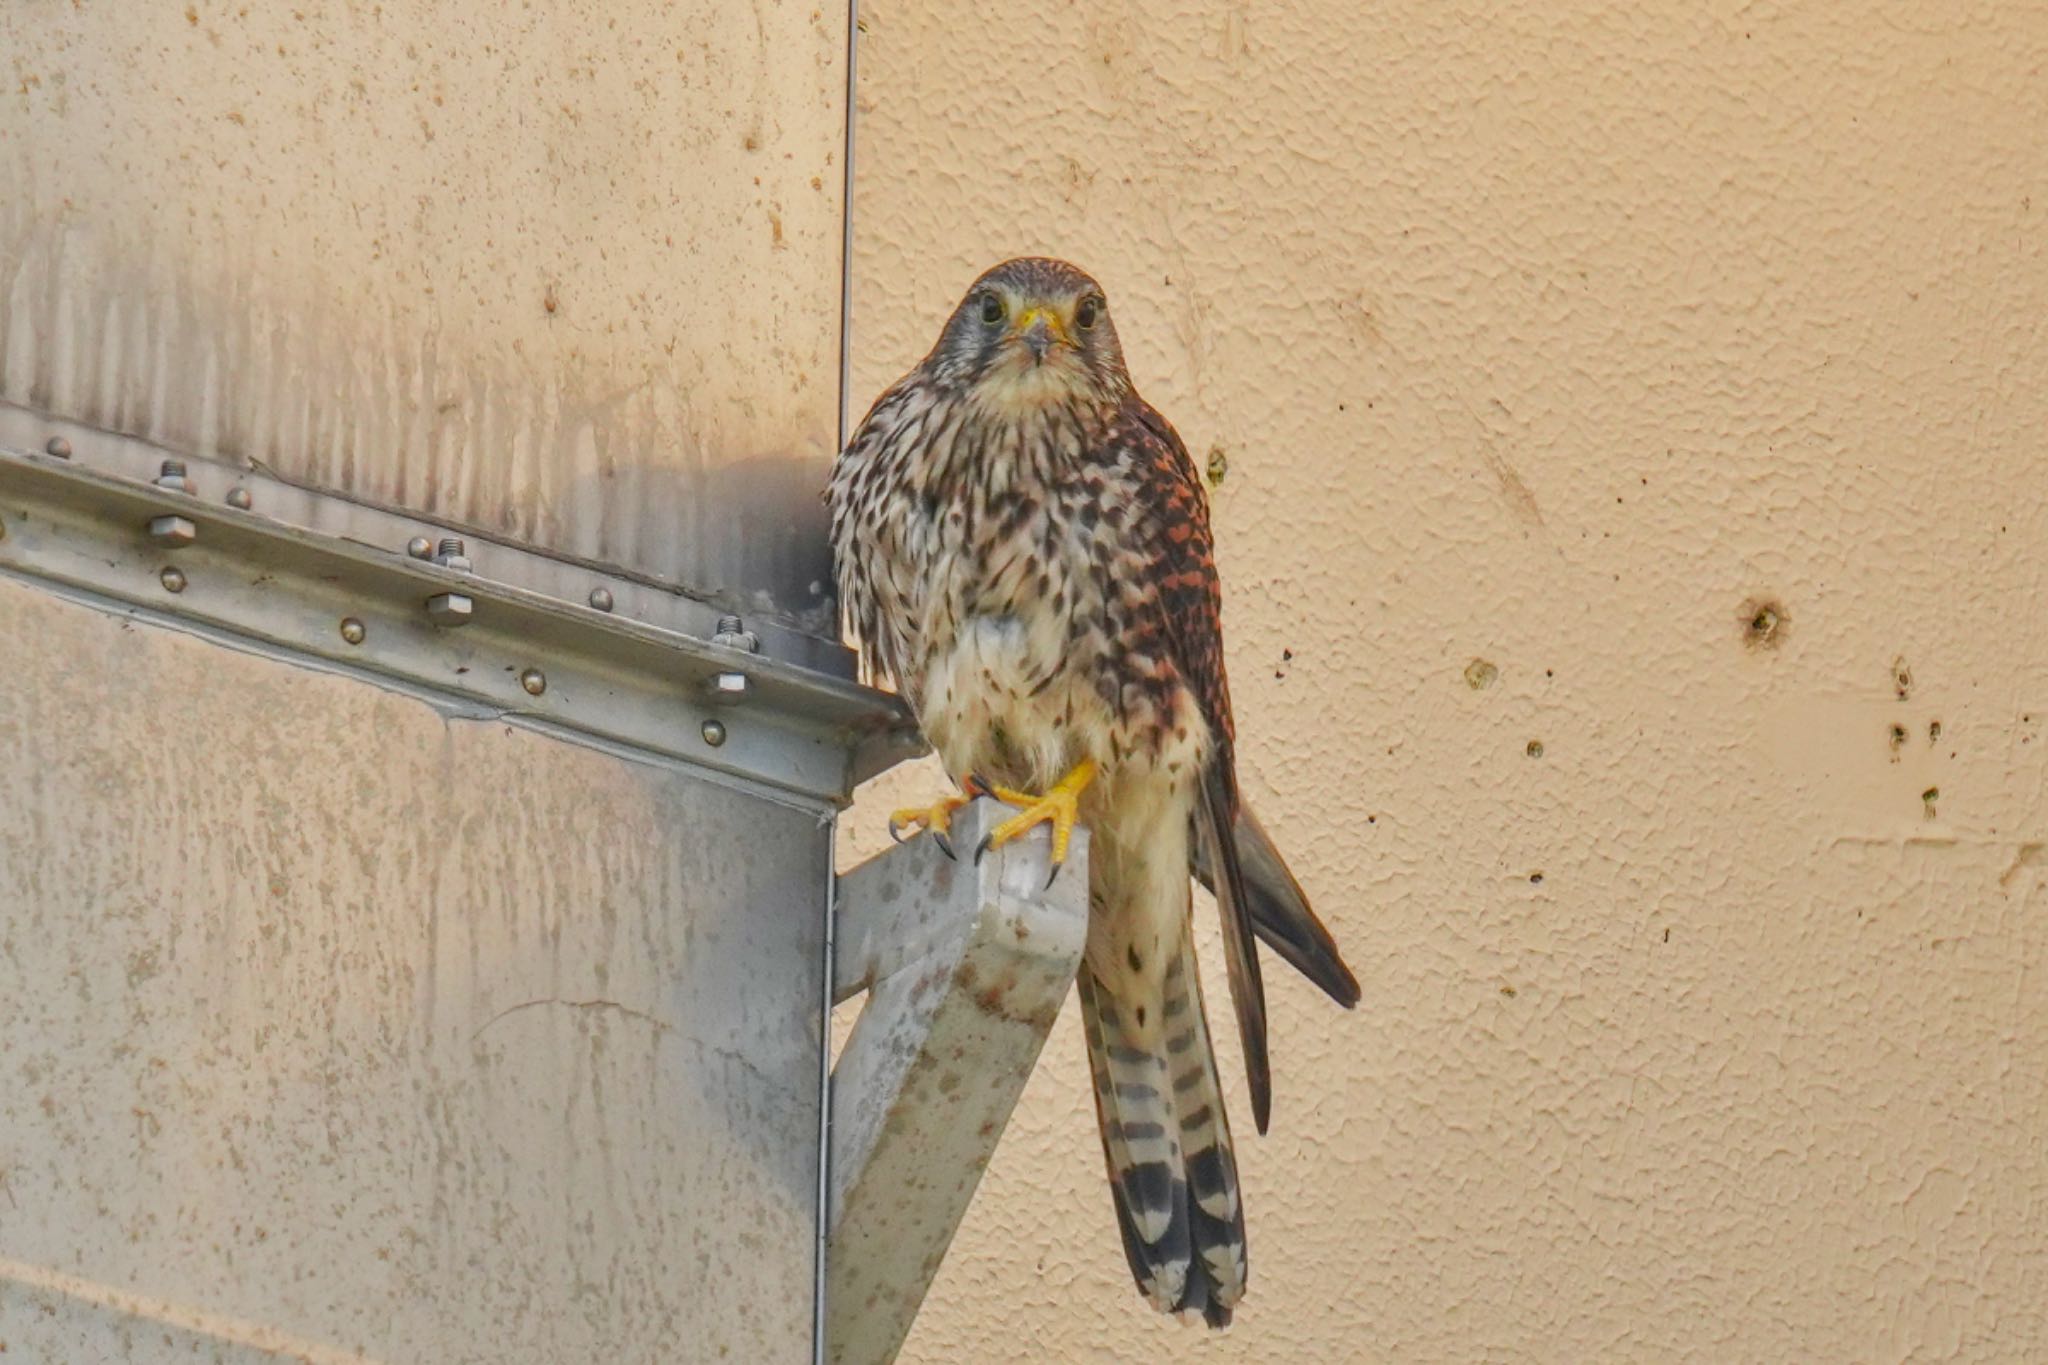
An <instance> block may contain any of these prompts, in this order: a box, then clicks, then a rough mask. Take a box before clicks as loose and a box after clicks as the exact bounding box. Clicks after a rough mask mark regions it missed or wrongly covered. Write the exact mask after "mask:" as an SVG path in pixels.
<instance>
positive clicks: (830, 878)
mask: <svg viewBox="0 0 2048 1365" xmlns="http://www.w3.org/2000/svg"><path fill="white" fill-rule="evenodd" d="M838 844H839V822H838V820H837V819H836V818H835V819H833V820H831V821H830V822H828V823H827V824H826V826H825V984H824V987H823V989H822V990H821V991H820V992H819V1001H818V1245H817V1250H816V1276H815V1284H814V1286H813V1288H812V1291H811V1303H812V1307H813V1310H814V1313H815V1316H814V1317H813V1319H812V1322H811V1360H812V1362H813V1365H825V1248H826V1244H827V1243H828V1242H829V1241H830V1240H831V1236H832V964H833V961H834V954H835V953H836V951H837V948H838V944H837V942H836V936H837V927H838V921H839V905H838V900H839V876H838V872H837V870H836V869H837V864H838V861H839V850H838Z"/></svg>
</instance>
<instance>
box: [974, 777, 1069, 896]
mask: <svg viewBox="0 0 2048 1365" xmlns="http://www.w3.org/2000/svg"><path fill="white" fill-rule="evenodd" d="M1094 780H1095V760H1094V759H1092V758H1084V759H1082V760H1081V761H1080V762H1079V763H1077V764H1075V765H1074V770H1073V771H1072V772H1070V773H1068V774H1067V775H1066V776H1065V777H1063V778H1061V779H1060V780H1059V781H1057V782H1055V783H1053V786H1052V790H1051V791H1049V792H1047V793H1046V794H1045V795H1043V796H1033V795H1031V793H1029V792H1018V791H1010V790H1009V789H1007V788H1003V787H996V788H993V789H991V790H992V794H993V795H994V796H995V797H996V798H997V799H999V800H1002V801H1007V802H1009V803H1011V804H1012V805H1019V806H1022V807H1024V809H1023V810H1022V811H1020V812H1018V813H1017V814H1015V815H1013V816H1011V817H1010V818H1009V819H1007V820H1005V821H1003V823H1001V824H1000V825H997V826H996V827H995V828H994V829H992V830H990V831H989V832H988V834H987V836H986V837H985V838H983V839H982V841H981V847H979V848H977V849H975V850H974V857H975V860H976V861H977V862H979V861H980V859H981V855H982V854H984V853H986V852H988V851H989V850H990V849H992V848H1001V847H1002V846H1003V845H1004V844H1007V843H1009V842H1010V841H1011V840H1012V839H1015V838H1016V837H1017V836H1018V835H1020V834H1022V833H1024V832H1025V831H1026V830H1028V829H1033V828H1035V827H1037V826H1039V825H1042V824H1045V823H1046V822H1047V821H1051V822H1052V875H1051V876H1049V877H1047V878H1046V879H1045V884H1046V885H1047V886H1051V885H1052V879H1053V877H1057V876H1059V875H1060V868H1061V867H1062V866H1063V865H1064V864H1065V863H1066V861H1067V845H1068V844H1069V843H1070V842H1072V840H1073V837H1074V824H1075V822H1076V821H1078V820H1079V819H1080V818H1081V793H1082V792H1084V791H1086V790H1088V784H1089V783H1090V782H1093V781H1094Z"/></svg>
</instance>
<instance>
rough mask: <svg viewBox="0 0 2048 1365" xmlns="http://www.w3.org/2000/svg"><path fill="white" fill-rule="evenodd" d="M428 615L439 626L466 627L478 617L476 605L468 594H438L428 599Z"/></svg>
mask: <svg viewBox="0 0 2048 1365" xmlns="http://www.w3.org/2000/svg"><path fill="white" fill-rule="evenodd" d="M427 615H428V617H429V618H431V619H432V621H433V622H434V624H435V625H437V626H466V625H468V624H469V622H470V618H471V617H473V616H475V615H476V603H475V602H474V601H472V600H471V599H470V597H469V595H468V594H467V593H459V592H443V593H436V594H435V595H434V596H432V597H429V598H428V599H427Z"/></svg>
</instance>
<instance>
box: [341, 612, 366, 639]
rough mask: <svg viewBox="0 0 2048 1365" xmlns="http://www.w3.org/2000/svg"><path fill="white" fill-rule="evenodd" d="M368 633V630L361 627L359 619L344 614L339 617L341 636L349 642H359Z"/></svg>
mask: <svg viewBox="0 0 2048 1365" xmlns="http://www.w3.org/2000/svg"><path fill="white" fill-rule="evenodd" d="M369 633H370V632H369V631H367V630H365V629H363V623H362V622H361V621H358V620H356V618H355V617H353V616H344V617H342V618H341V638H342V639H344V640H346V641H348V642H349V643H350V644H352V645H359V644H361V643H362V642H363V637H364V636H366V635H368V634H369Z"/></svg>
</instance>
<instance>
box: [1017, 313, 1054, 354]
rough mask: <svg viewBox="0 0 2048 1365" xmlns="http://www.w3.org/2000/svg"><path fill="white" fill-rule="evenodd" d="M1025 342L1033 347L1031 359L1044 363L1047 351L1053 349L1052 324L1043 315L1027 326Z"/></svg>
mask: <svg viewBox="0 0 2048 1365" xmlns="http://www.w3.org/2000/svg"><path fill="white" fill-rule="evenodd" d="M1024 344H1025V345H1026V346H1028V347H1030V348H1031V359H1032V360H1033V361H1034V362H1038V363H1043V362H1044V360H1045V353H1046V352H1047V351H1048V350H1050V349H1052V326H1051V324H1050V323H1048V322H1047V321H1046V320H1045V319H1044V318H1042V317H1041V318H1039V319H1038V320H1037V321H1036V322H1034V323H1032V324H1031V325H1030V326H1029V327H1027V328H1025V329H1024Z"/></svg>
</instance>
